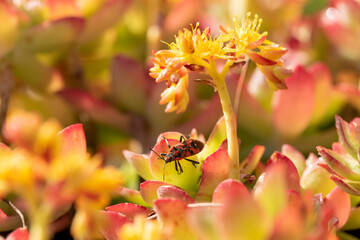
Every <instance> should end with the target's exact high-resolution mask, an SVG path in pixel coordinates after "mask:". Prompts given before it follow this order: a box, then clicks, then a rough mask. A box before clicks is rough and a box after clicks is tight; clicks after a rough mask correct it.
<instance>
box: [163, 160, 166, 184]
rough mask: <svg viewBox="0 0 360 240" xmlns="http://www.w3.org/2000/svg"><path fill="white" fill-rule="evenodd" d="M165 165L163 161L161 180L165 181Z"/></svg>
mask: <svg viewBox="0 0 360 240" xmlns="http://www.w3.org/2000/svg"><path fill="white" fill-rule="evenodd" d="M165 166H166V163H164V167H163V181H165Z"/></svg>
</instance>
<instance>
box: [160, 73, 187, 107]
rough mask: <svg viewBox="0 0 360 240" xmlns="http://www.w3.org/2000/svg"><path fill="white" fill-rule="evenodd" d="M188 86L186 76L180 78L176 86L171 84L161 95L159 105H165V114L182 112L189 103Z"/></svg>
mask: <svg viewBox="0 0 360 240" xmlns="http://www.w3.org/2000/svg"><path fill="white" fill-rule="evenodd" d="M188 85H189V79H188V75H185V76H184V77H182V78H181V79H180V80H179V82H178V83H177V84H172V85H171V86H170V87H169V88H167V89H165V91H164V92H162V93H161V100H160V102H159V103H160V104H166V103H168V105H167V106H166V109H165V112H173V111H176V113H181V112H184V111H185V109H186V107H187V104H188V102H189V94H188V92H187V90H186V89H187V87H188Z"/></svg>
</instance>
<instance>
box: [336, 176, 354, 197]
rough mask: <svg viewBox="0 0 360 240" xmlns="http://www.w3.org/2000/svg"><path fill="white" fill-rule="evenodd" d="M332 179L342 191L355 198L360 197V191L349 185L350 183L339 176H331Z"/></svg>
mask: <svg viewBox="0 0 360 240" xmlns="http://www.w3.org/2000/svg"><path fill="white" fill-rule="evenodd" d="M330 179H331V180H333V181H334V182H335V183H336V185H337V186H338V187H339V188H340V189H341V190H343V191H345V192H347V193H349V194H352V195H355V196H360V190H359V189H356V188H354V187H353V186H351V183H349V181H347V180H345V179H343V178H341V177H339V176H337V175H331V176H330Z"/></svg>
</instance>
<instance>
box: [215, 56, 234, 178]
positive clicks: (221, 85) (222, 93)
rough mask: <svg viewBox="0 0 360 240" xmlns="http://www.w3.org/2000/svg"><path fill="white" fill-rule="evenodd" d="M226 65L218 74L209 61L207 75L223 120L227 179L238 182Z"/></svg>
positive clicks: (232, 114)
mask: <svg viewBox="0 0 360 240" xmlns="http://www.w3.org/2000/svg"><path fill="white" fill-rule="evenodd" d="M227 65H228V64H226V65H225V67H224V68H223V70H222V72H221V73H220V74H219V73H218V72H217V70H216V64H215V61H214V60H212V61H210V68H209V69H208V71H209V75H210V76H211V77H212V79H213V80H214V83H215V86H216V90H217V92H218V94H219V98H220V102H221V107H222V110H223V114H224V118H225V125H226V135H227V141H228V154H229V178H231V179H236V180H239V171H240V167H239V143H238V138H237V128H236V116H235V113H234V109H233V107H232V104H231V100H230V96H229V92H228V89H227V87H226V83H225V76H226V72H227V70H228V67H227Z"/></svg>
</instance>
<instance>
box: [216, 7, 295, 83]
mask: <svg viewBox="0 0 360 240" xmlns="http://www.w3.org/2000/svg"><path fill="white" fill-rule="evenodd" d="M250 17H251V13H248V14H247V17H246V19H243V20H242V23H241V24H239V21H238V19H237V18H236V17H235V18H234V27H228V28H227V29H225V28H224V27H221V28H220V29H221V32H222V34H221V36H220V37H219V38H221V39H222V41H223V42H224V44H225V47H224V49H225V50H226V52H228V53H229V54H230V55H232V56H234V58H235V59H237V58H241V57H244V56H247V57H248V58H249V59H251V60H252V61H253V62H255V64H256V66H257V67H258V68H259V69H260V71H261V72H262V73H263V74H264V75H265V77H266V79H267V80H268V83H269V85H270V86H271V87H272V88H273V89H285V88H286V85H285V79H286V78H288V77H289V76H290V75H291V71H289V70H288V69H285V68H284V67H283V62H282V61H281V60H280V58H281V57H282V56H283V55H284V54H285V53H286V52H287V49H286V48H285V47H282V46H280V45H279V44H275V43H273V42H271V41H269V40H268V39H266V37H267V32H263V33H259V32H258V31H259V29H260V26H261V23H262V19H261V18H260V19H259V17H258V15H255V16H254V19H250Z"/></svg>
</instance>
